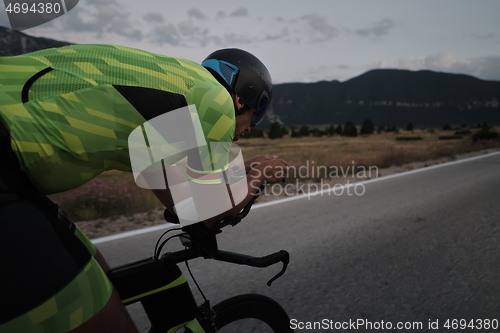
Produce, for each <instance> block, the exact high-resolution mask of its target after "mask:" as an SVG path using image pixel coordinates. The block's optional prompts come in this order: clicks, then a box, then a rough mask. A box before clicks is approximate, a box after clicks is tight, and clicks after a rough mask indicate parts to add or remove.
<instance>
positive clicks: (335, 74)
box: [0, 0, 500, 83]
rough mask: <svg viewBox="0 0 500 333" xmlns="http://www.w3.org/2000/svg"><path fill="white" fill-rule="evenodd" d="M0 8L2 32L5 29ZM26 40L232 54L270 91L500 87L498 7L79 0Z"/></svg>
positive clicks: (445, 2)
mask: <svg viewBox="0 0 500 333" xmlns="http://www.w3.org/2000/svg"><path fill="white" fill-rule="evenodd" d="M3 6H4V5H3V2H2V3H1V4H0V25H3V26H8V27H9V24H8V20H7V17H6V13H5V10H4V9H5V7H3ZM24 32H25V33H27V34H30V35H34V36H42V37H47V38H53V39H57V40H63V41H68V42H73V43H106V44H121V45H127V46H131V47H136V48H140V49H144V50H148V51H151V52H155V53H161V54H165V55H170V56H175V57H182V58H187V59H191V60H194V61H197V62H201V61H202V60H203V59H204V58H205V56H206V55H208V54H209V53H210V52H212V51H214V50H216V49H219V48H224V47H239V48H243V49H246V50H248V51H250V52H252V53H254V54H255V55H256V56H258V57H259V58H260V59H261V60H262V61H263V62H264V63H265V64H266V66H267V67H268V68H269V70H270V72H271V74H272V76H273V79H274V82H275V83H284V82H314V81H319V80H340V81H345V80H348V79H350V78H352V77H355V76H358V75H360V74H362V73H364V72H366V71H368V70H370V69H374V68H400V69H410V70H419V69H430V70H435V71H443V72H451V73H464V74H470V75H474V76H476V77H479V78H482V79H486V80H500V1H497V0H481V1H473V0H468V1H463V0H440V1H435V0H432V1H431V0H419V1H409V0H408V1H403V0H377V1H368V0H366V1H358V0H349V1H347V0H343V1H333V0H323V1H320V0H309V1H305V0H300V1H298V0H288V1H281V0H280V1H277V0H273V1H270V0H267V1H264V0H252V1H244V2H243V1H235V0H232V1H231V0H217V1H215V0H212V1H207V0H191V1H190V0H183V1H177V0H174V1H172V0H169V1H167V0H142V1H139V0H135V1H133V0H80V2H79V4H78V5H77V6H76V7H75V8H74V9H73V10H72V11H70V12H69V13H67V14H66V15H64V16H62V17H60V18H57V19H56V20H54V21H51V22H48V23H46V24H44V25H41V26H38V27H35V28H32V29H28V30H26V31H24Z"/></svg>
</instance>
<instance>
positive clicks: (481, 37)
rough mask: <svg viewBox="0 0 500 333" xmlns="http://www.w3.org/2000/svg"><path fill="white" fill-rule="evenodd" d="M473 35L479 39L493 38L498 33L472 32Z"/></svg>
mask: <svg viewBox="0 0 500 333" xmlns="http://www.w3.org/2000/svg"><path fill="white" fill-rule="evenodd" d="M471 36H472V37H474V38H478V39H492V38H495V37H496V35H494V34H492V33H491V32H490V33H488V34H486V35H478V34H471Z"/></svg>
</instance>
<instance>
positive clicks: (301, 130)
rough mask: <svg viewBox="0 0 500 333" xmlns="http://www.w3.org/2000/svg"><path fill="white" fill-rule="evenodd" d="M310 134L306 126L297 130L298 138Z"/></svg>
mask: <svg viewBox="0 0 500 333" xmlns="http://www.w3.org/2000/svg"><path fill="white" fill-rule="evenodd" d="M310 134H311V131H310V130H309V127H307V126H306V125H304V126H302V127H301V128H300V129H299V135H300V136H309V135H310Z"/></svg>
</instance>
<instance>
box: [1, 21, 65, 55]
mask: <svg viewBox="0 0 500 333" xmlns="http://www.w3.org/2000/svg"><path fill="white" fill-rule="evenodd" d="M64 45H71V43H68V42H60V41H57V40H53V39H48V38H38V37H32V36H29V35H26V34H23V33H22V32H16V33H13V32H12V31H11V30H10V29H8V28H5V27H2V26H0V56H3V57H5V56H15V55H19V54H24V53H28V52H33V51H38V50H43V49H48V48H51V47H58V46H64Z"/></svg>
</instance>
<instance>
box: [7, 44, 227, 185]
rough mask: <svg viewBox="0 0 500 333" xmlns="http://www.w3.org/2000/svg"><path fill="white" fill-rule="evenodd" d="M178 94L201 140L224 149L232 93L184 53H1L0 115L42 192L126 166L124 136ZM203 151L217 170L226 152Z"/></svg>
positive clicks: (94, 48)
mask: <svg viewBox="0 0 500 333" xmlns="http://www.w3.org/2000/svg"><path fill="white" fill-rule="evenodd" d="M130 91H132V92H133V93H132V94H131V93H130ZM151 92H153V93H151ZM157 92H160V94H158V93H157ZM161 93H166V95H165V94H161ZM131 96H132V97H131ZM151 96H159V98H151ZM176 98H177V99H179V98H180V99H181V100H182V103H181V104H183V105H190V106H191V105H194V106H196V112H197V114H198V118H199V120H200V123H201V128H202V130H203V136H204V139H205V141H206V142H207V144H210V143H213V142H217V143H227V145H226V147H227V149H225V151H227V152H229V148H230V144H231V142H232V140H233V136H234V129H235V115H234V106H233V102H232V99H231V96H230V95H229V93H228V92H227V90H226V89H225V88H224V87H223V86H222V85H220V84H219V83H218V82H217V80H216V79H215V78H214V77H213V76H212V75H211V74H210V73H209V72H208V71H207V70H206V69H205V68H203V67H202V66H201V65H199V64H196V63H194V62H192V61H189V60H185V59H179V58H172V57H167V56H163V55H157V54H153V53H149V52H146V51H142V50H138V49H133V48H128V47H123V46H116V45H72V46H67V47H62V48H53V49H47V50H42V51H37V52H33V53H29V54H25V55H20V56H15V57H0V120H3V121H4V123H5V125H6V126H7V127H8V129H9V131H10V136H11V143H12V149H13V151H14V152H15V153H16V155H17V157H18V159H19V162H20V164H21V167H22V168H23V169H24V170H25V171H26V172H27V174H28V176H29V177H30V179H31V181H32V182H33V184H34V185H35V186H36V187H37V189H38V191H39V192H40V193H41V194H52V193H57V192H62V191H66V190H70V189H73V188H76V187H78V186H80V185H82V184H85V183H86V182H88V181H90V180H91V179H93V178H94V177H96V176H98V175H99V174H100V173H102V172H103V171H106V170H111V169H118V170H123V171H131V162H130V156H129V149H128V144H127V138H128V136H129V135H130V133H131V132H132V131H133V130H134V129H136V128H137V127H139V126H141V125H142V124H143V123H144V122H145V121H147V120H149V119H151V118H153V117H154V116H158V115H160V114H161V113H163V112H167V111H170V109H169V105H170V108H171V105H175V103H173V104H172V103H170V102H171V101H170V102H169V101H168V100H169V99H170V100H172V99H174V100H175V99H176ZM152 99H153V100H154V101H152ZM163 100H165V105H163V104H162V103H163V102H162V101H163ZM142 103H144V107H142ZM169 103H170V104H169ZM201 158H205V159H208V160H209V161H208V164H209V165H211V166H212V169H213V170H218V169H221V168H223V166H224V165H227V158H228V156H227V154H220V150H219V153H217V154H213V155H211V156H208V157H207V156H204V157H201ZM202 164H204V163H202ZM205 164H206V163H205ZM205 164H204V165H205ZM205 171H207V170H206V169H205Z"/></svg>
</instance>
